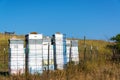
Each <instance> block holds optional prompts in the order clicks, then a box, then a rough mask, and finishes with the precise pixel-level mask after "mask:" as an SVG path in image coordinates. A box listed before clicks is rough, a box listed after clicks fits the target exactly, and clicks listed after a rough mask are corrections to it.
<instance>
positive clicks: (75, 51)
mask: <svg viewBox="0 0 120 80" xmlns="http://www.w3.org/2000/svg"><path fill="white" fill-rule="evenodd" d="M71 45H72V48H71V53H72V54H71V57H72V61H74V62H75V64H78V63H79V53H78V40H72V42H71Z"/></svg>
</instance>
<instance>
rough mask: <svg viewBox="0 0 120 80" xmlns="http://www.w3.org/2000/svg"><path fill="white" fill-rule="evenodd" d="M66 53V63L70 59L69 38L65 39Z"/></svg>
mask: <svg viewBox="0 0 120 80" xmlns="http://www.w3.org/2000/svg"><path fill="white" fill-rule="evenodd" d="M66 50H67V52H66V54H67V63H68V62H69V61H70V60H69V59H70V54H71V53H70V52H71V41H70V40H66Z"/></svg>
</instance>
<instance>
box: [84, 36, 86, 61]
mask: <svg viewBox="0 0 120 80" xmlns="http://www.w3.org/2000/svg"><path fill="white" fill-rule="evenodd" d="M84 61H86V37H85V36H84Z"/></svg>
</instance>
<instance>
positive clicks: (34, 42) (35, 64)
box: [26, 34, 43, 74]
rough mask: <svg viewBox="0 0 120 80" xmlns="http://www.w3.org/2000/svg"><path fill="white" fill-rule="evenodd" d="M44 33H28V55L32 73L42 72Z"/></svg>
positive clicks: (29, 69) (29, 68) (28, 66)
mask: <svg viewBox="0 0 120 80" xmlns="http://www.w3.org/2000/svg"><path fill="white" fill-rule="evenodd" d="M42 40H43V35H42V34H28V35H26V41H27V50H28V53H27V56H28V65H27V68H28V71H29V73H31V74H36V73H42V71H43V69H42V55H43V54H42Z"/></svg>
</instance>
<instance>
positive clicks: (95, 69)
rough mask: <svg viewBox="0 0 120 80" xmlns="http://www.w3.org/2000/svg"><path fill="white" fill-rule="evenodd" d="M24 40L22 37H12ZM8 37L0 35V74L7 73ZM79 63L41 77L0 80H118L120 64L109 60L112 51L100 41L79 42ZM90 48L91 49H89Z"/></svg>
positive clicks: (30, 76) (13, 77) (1, 78)
mask: <svg viewBox="0 0 120 80" xmlns="http://www.w3.org/2000/svg"><path fill="white" fill-rule="evenodd" d="M14 36H16V37H17V38H22V39H24V36H19V35H14ZM11 37H12V36H10V35H4V34H0V55H1V57H0V72H4V71H5V72H6V71H8V39H9V38H11ZM78 44H79V54H80V55H79V56H80V63H79V64H78V65H73V64H72V63H70V64H68V65H67V69H65V70H63V71H60V70H56V71H54V72H52V71H50V72H49V73H48V72H46V71H45V72H44V73H43V74H42V75H40V76H39V75H27V76H26V77H25V75H22V76H3V75H1V76H0V80H4V79H6V80H9V79H11V80H26V79H29V80H119V79H120V63H118V62H112V61H111V60H110V58H111V55H112V51H111V50H110V49H108V48H107V47H106V46H107V45H108V44H110V43H109V42H106V41H102V40H86V47H85V46H84V40H79V43H78ZM91 46H92V47H91ZM4 49H5V50H4Z"/></svg>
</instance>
